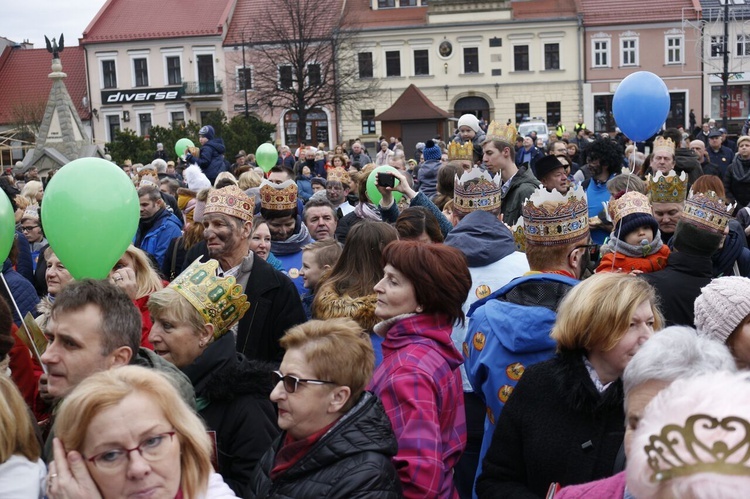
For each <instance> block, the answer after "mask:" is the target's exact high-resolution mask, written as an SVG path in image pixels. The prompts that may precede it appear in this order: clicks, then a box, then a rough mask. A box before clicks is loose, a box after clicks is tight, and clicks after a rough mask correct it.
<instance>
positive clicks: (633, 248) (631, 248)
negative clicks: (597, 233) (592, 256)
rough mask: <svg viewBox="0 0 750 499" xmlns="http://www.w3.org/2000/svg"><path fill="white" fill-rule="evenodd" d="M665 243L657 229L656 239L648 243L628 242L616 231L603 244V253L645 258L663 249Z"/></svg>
mask: <svg viewBox="0 0 750 499" xmlns="http://www.w3.org/2000/svg"><path fill="white" fill-rule="evenodd" d="M663 245H664V243H663V242H662V240H661V233H660V232H659V231H658V230H657V231H656V235H655V236H654V240H653V241H651V242H650V243H648V244H628V243H626V242H625V241H621V240H619V239H617V238H616V237H615V236H614V232H613V233H612V235H610V236H609V241H607V243H606V244H604V245H602V255H604V254H606V253H615V252H617V253H621V254H623V255H625V256H629V257H632V258H645V257H647V256H649V255H653V254H654V253H656V252H657V251H659V250H660V249H661V247H662V246H663Z"/></svg>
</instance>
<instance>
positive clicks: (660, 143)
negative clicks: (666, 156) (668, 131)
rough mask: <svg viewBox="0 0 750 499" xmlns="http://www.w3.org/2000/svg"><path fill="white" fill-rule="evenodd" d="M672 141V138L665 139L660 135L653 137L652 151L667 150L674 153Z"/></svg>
mask: <svg viewBox="0 0 750 499" xmlns="http://www.w3.org/2000/svg"><path fill="white" fill-rule="evenodd" d="M674 148H675V145H674V141H673V140H672V139H665V138H664V137H662V136H661V135H659V136H658V137H656V138H655V139H654V153H657V152H668V153H670V154H674Z"/></svg>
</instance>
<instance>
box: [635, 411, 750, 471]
mask: <svg viewBox="0 0 750 499" xmlns="http://www.w3.org/2000/svg"><path fill="white" fill-rule="evenodd" d="M648 442H649V443H648V444H647V445H646V446H645V447H644V448H643V450H644V451H645V452H646V455H647V456H648V459H647V463H648V466H649V468H651V471H652V472H653V474H652V475H651V481H652V482H664V481H666V480H670V479H672V478H674V477H680V476H688V475H693V474H696V473H717V474H720V475H730V476H747V475H750V453H748V447H749V446H750V423H748V421H747V420H745V419H743V418H740V417H737V416H730V417H727V418H724V419H721V420H719V419H717V418H715V417H713V416H709V415H707V414H694V415H692V416H689V417H688V418H687V420H685V424H684V425H682V426H681V425H677V424H670V425H666V426H664V428H662V430H661V433H659V434H658V435H651V436H650V437H649V439H648Z"/></svg>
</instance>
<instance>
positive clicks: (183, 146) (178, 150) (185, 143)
mask: <svg viewBox="0 0 750 499" xmlns="http://www.w3.org/2000/svg"><path fill="white" fill-rule="evenodd" d="M188 147H195V144H193V141H192V140H190V139H180V140H178V141H177V143H176V144H175V145H174V152H175V154H177V157H178V158H181V157H182V155H183V154H185V151H186V150H187V148H188ZM60 261H62V260H60Z"/></svg>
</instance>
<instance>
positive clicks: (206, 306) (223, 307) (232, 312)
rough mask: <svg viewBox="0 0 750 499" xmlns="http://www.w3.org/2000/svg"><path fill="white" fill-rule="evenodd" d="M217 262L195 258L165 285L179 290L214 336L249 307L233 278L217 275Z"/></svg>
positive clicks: (229, 326)
mask: <svg viewBox="0 0 750 499" xmlns="http://www.w3.org/2000/svg"><path fill="white" fill-rule="evenodd" d="M218 269H219V262H217V261H216V260H209V261H208V262H206V263H201V261H200V258H198V259H197V260H195V261H194V262H193V263H192V264H190V266H189V267H188V268H186V269H185V270H184V271H183V272H182V273H181V274H180V275H178V276H177V278H176V279H175V280H174V281H172V282H171V283H170V284H169V287H170V288H172V289H174V290H175V291H177V292H178V293H180V295H182V296H183V297H184V298H185V299H186V300H187V301H189V302H190V304H191V305H192V306H193V307H195V309H196V310H197V311H198V312H199V313H200V314H201V317H203V319H204V320H205V321H206V322H207V323H210V324H213V325H214V338H219V337H221V336H222V335H223V334H224V333H226V332H227V331H229V328H231V327H232V325H233V324H234V323H235V322H237V321H238V320H240V319H241V318H242V316H243V315H245V312H247V311H248V309H249V308H250V304H249V303H248V302H247V296H246V295H245V294H243V293H242V286H240V285H239V284H237V282H236V281H235V279H234V277H232V276H230V277H218V276H217V275H216V271H217V270H218Z"/></svg>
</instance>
